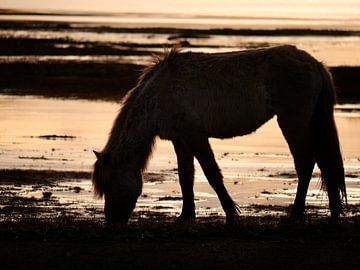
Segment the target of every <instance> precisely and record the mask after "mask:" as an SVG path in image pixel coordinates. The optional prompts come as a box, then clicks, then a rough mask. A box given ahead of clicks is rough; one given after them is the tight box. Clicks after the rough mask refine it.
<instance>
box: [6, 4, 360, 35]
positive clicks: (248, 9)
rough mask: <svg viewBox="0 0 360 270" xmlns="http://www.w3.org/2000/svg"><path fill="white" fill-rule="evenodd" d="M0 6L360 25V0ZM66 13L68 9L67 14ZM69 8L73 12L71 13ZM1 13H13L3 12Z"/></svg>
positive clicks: (136, 18)
mask: <svg viewBox="0 0 360 270" xmlns="http://www.w3.org/2000/svg"><path fill="white" fill-rule="evenodd" d="M0 8H11V9H22V10H30V11H36V12H49V11H51V12H53V13H54V12H56V13H57V14H56V15H51V14H50V15H46V16H37V15H34V14H31V15H18V16H16V17H14V16H13V17H12V19H40V20H62V21H75V22H97V23H110V22H112V23H123V24H127V25H130V24H152V25H177V26H179V25H182V26H190V25H193V26H194V25H196V26H197V27H201V26H215V27H216V26H217V27H224V26H230V27H243V28H245V27H254V26H257V27H260V28H264V27H265V28H267V27H272V28H274V27H275V28H278V27H297V28H298V27H300V28H302V27H304V26H306V27H311V28H319V27H320V28H322V27H326V28H329V27H330V28H347V29H354V28H359V26H360V3H359V1H357V0H344V1H339V0H322V1H320V0H317V1H314V0H303V1H285V0H269V1H263V0H254V1H250V0H241V1H237V0H225V1H213V0H197V1H192V0H174V1H171V4H169V2H168V1H166V0H152V1H145V0H143V1H131V0H106V1H98V0H92V1H89V0H81V1H71V0H53V1H42V0H31V1H29V0H2V1H1V3H0ZM64 13H66V14H64ZM69 13H70V14H69ZM0 18H10V17H9V16H6V15H3V16H1V17H0Z"/></svg>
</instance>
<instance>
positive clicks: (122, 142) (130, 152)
mask: <svg viewBox="0 0 360 270" xmlns="http://www.w3.org/2000/svg"><path fill="white" fill-rule="evenodd" d="M124 109H125V110H124V111H123V113H120V114H119V116H118V118H117V119H116V121H115V123H114V126H113V129H112V131H111V135H110V138H109V141H108V143H107V145H106V147H105V149H104V150H103V152H106V153H110V154H111V155H112V157H113V158H114V159H115V160H118V161H119V162H121V163H127V164H128V165H130V166H131V167H132V168H133V169H135V170H144V169H145V167H146V164H147V161H148V159H149V157H150V155H151V152H152V148H153V144H154V141H155V136H156V131H155V128H154V126H155V125H154V124H153V121H152V120H151V119H149V118H150V116H151V115H152V114H149V113H144V112H143V111H141V110H139V111H137V110H136V108H135V109H127V108H124Z"/></svg>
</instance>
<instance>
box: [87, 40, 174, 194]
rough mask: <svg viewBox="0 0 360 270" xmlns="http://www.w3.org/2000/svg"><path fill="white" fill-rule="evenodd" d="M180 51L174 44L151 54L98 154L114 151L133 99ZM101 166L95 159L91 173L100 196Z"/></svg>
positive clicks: (102, 188)
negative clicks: (159, 52)
mask: <svg viewBox="0 0 360 270" xmlns="http://www.w3.org/2000/svg"><path fill="white" fill-rule="evenodd" d="M180 51H181V49H180V48H179V47H178V46H174V47H172V48H171V49H170V50H169V49H167V48H165V49H164V51H163V53H161V54H154V55H152V57H151V61H150V63H149V64H148V65H147V66H146V67H145V68H144V69H143V71H142V74H141V75H140V77H139V79H138V82H137V84H136V86H135V87H134V88H132V89H131V90H129V92H128V93H127V94H126V95H125V96H124V98H123V99H122V108H121V110H120V112H119V114H118V116H117V118H116V119H115V121H114V124H113V127H112V130H111V132H110V135H109V139H108V142H107V144H106V146H105V147H104V149H103V150H102V151H101V153H100V155H109V154H110V153H111V152H113V151H114V149H116V147H117V146H118V145H119V140H120V138H121V135H122V132H123V130H125V129H126V125H127V123H128V121H132V119H129V118H130V114H131V111H132V109H133V107H134V106H133V105H134V103H135V101H136V100H137V99H138V98H139V96H141V94H142V93H143V91H144V90H146V87H147V86H148V84H149V83H150V82H151V81H152V79H153V77H154V75H155V74H156V73H157V72H158V70H159V69H160V68H161V67H162V66H164V65H165V64H166V63H168V62H169V61H171V60H172V59H174V58H175V57H176V56H177V55H178V54H179V53H180ZM153 141H154V139H152V141H151V143H150V144H149V147H148V148H145V149H143V151H144V153H143V154H144V157H145V158H144V160H143V162H142V164H141V170H144V169H145V167H146V164H147V161H148V159H149V157H150V156H151V152H152V146H153ZM101 167H102V165H101V161H100V160H97V161H96V162H95V164H94V170H93V175H92V183H93V188H94V192H95V194H96V195H97V196H98V197H102V196H103V194H104V185H103V180H104V175H105V174H106V172H104V171H103V169H102V168H101Z"/></svg>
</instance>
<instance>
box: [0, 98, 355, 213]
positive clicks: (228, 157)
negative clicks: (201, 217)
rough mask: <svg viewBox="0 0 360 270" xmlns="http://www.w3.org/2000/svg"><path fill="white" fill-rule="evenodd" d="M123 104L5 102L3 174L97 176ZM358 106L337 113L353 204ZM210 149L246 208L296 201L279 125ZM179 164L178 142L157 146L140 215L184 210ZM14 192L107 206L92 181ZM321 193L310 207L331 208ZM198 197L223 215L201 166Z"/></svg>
mask: <svg viewBox="0 0 360 270" xmlns="http://www.w3.org/2000/svg"><path fill="white" fill-rule="evenodd" d="M119 106H120V105H118V104H115V103H110V102H95V101H86V100H61V99H45V98H37V97H19V96H5V95H2V96H0V168H5V169H36V170H66V171H90V170H91V168H92V164H93V163H94V161H95V156H94V154H93V153H92V150H93V149H95V150H101V149H102V147H103V146H104V144H105V142H106V140H107V137H108V133H109V131H110V128H111V126H112V122H113V120H114V118H115V117H116V115H117V112H118V110H119ZM359 108H360V106H359V105H342V106H338V107H337V109H336V114H335V115H336V123H337V126H338V131H339V136H340V141H341V144H342V151H343V154H344V158H345V168H346V174H347V178H346V181H347V186H348V195H349V202H350V203H359V202H360V141H359V137H360V113H359ZM350 109H351V110H350ZM349 111H350V112H349ZM211 144H212V147H213V149H214V152H215V156H216V158H217V160H218V163H219V166H220V167H221V169H222V172H223V174H224V177H225V179H224V181H225V184H226V185H227V188H228V190H229V192H230V194H231V195H232V197H233V198H234V199H235V201H236V202H238V203H239V204H240V205H243V206H245V205H252V204H271V205H288V204H290V203H292V202H293V199H294V195H295V192H296V184H297V182H296V176H295V174H294V169H293V163H292V158H291V156H290V154H289V150H288V148H287V145H286V143H285V140H284V139H283V137H282V135H281V132H280V130H279V128H278V127H277V123H276V119H272V120H271V121H269V122H268V123H267V124H265V125H264V126H263V127H261V128H260V129H259V130H258V131H257V132H255V133H253V134H250V135H248V136H244V137H237V138H234V139H228V140H219V139H212V140H211ZM176 166H177V164H176V157H175V154H174V151H173V148H172V146H171V144H170V143H169V142H166V141H161V140H158V141H157V144H156V150H155V152H154V154H153V157H152V159H151V161H150V163H149V166H148V172H150V173H152V174H153V175H152V176H151V177H147V178H146V179H148V180H146V181H145V184H144V192H143V196H142V197H141V198H140V200H139V202H138V205H137V209H138V210H149V209H150V210H151V209H152V210H156V211H165V212H167V213H178V212H179V211H180V207H181V204H182V202H181V200H180V197H181V194H180V189H179V186H178V183H177V172H176V170H175V168H176ZM316 172H317V173H318V170H316ZM74 186H78V187H81V189H80V190H78V191H79V192H74V190H73V189H72V188H71V187H74ZM11 187H12V188H15V189H16V190H17V193H18V194H19V195H20V196H24V197H34V198H38V199H41V198H42V196H43V195H42V192H43V191H46V190H50V191H51V192H52V193H53V196H54V198H57V200H58V202H59V203H68V204H70V205H72V207H74V209H77V210H79V208H80V209H82V210H81V211H85V210H86V207H87V206H89V205H91V206H93V207H94V208H96V209H101V208H102V203H103V202H102V201H99V200H96V199H95V198H94V197H93V196H92V193H91V183H90V180H89V179H83V180H81V181H80V182H78V180H77V181H74V182H72V181H71V180H70V181H69V182H67V183H59V184H57V185H55V186H46V185H44V186H40V187H38V188H35V189H34V188H32V186H31V185H21V187H20V188H19V187H17V188H16V184H10V189H11ZM319 187H320V181H319V176H318V175H317V176H316V175H315V176H314V179H313V181H312V183H311V187H310V190H309V192H308V199H307V201H308V203H310V204H311V205H326V197H325V196H324V192H321V191H319ZM2 188H4V186H2ZM7 188H9V187H7ZM195 192H196V193H195V194H196V199H197V200H196V204H197V209H198V211H199V214H208V213H212V212H219V211H220V212H221V210H220V205H219V202H218V199H217V197H216V195H215V194H214V192H213V191H212V189H211V188H210V186H209V185H208V183H207V182H206V179H205V177H204V175H203V173H202V172H201V169H200V168H199V165H198V164H196V184H195ZM84 209H85V210H84ZM253 214H254V213H253Z"/></svg>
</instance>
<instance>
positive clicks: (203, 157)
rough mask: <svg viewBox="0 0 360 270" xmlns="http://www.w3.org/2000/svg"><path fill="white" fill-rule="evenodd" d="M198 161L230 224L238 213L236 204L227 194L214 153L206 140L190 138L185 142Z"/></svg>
mask: <svg viewBox="0 0 360 270" xmlns="http://www.w3.org/2000/svg"><path fill="white" fill-rule="evenodd" d="M187 142H188V143H189V144H190V145H191V148H192V150H193V153H194V155H195V157H196V159H197V160H198V161H199V163H200V166H201V168H202V170H203V171H204V174H205V176H206V178H207V180H208V181H209V184H210V185H211V187H212V188H213V189H214V190H215V192H216V194H217V196H218V198H219V200H220V203H221V206H222V208H223V209H224V211H225V214H226V223H227V224H232V223H233V222H234V219H235V215H237V214H238V213H239V209H238V206H237V204H236V203H235V202H234V201H233V200H232V199H231V197H230V195H229V193H228V192H227V190H226V188H225V186H224V182H223V176H222V174H221V171H220V169H219V167H218V165H217V163H216V160H215V157H214V153H213V151H212V149H211V146H210V144H209V141H208V139H207V138H191V139H190V140H188V141H187Z"/></svg>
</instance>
